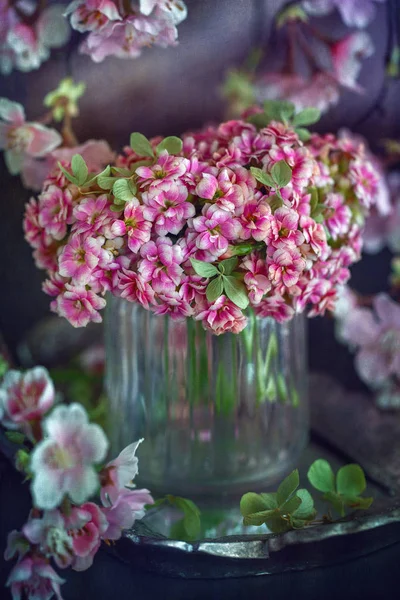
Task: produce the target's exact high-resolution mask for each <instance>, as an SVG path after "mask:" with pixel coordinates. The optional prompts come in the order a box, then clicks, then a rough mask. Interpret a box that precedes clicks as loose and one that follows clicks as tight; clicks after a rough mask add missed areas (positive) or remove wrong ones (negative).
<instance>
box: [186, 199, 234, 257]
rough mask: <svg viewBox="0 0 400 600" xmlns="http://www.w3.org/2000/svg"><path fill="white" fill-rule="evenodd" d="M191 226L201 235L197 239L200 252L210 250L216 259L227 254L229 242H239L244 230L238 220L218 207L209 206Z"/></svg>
mask: <svg viewBox="0 0 400 600" xmlns="http://www.w3.org/2000/svg"><path fill="white" fill-rule="evenodd" d="M189 225H190V227H193V229H194V230H195V231H197V233H198V234H199V235H198V236H197V239H196V246H197V247H198V248H199V250H208V251H209V252H211V254H212V255H213V256H215V257H216V258H217V257H218V256H222V255H223V254H225V252H226V251H227V249H228V245H229V242H231V241H237V240H238V238H239V237H240V234H241V230H242V227H241V224H240V222H239V220H238V219H235V218H234V217H233V216H232V215H231V214H230V213H228V212H227V211H226V210H222V209H221V208H218V207H217V206H208V208H206V211H205V213H204V214H203V215H202V216H200V217H196V218H195V219H193V220H192V221H191V222H189Z"/></svg>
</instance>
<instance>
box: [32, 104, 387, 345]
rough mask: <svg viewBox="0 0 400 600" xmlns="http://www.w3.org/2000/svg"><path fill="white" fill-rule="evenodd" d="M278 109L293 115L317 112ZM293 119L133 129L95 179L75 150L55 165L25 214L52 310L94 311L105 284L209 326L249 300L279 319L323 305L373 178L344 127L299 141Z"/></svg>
mask: <svg viewBox="0 0 400 600" xmlns="http://www.w3.org/2000/svg"><path fill="white" fill-rule="evenodd" d="M285 110H286V111H288V110H289V108H288V106H287V105H286V106H285ZM290 111H291V114H292V115H293V127H294V126H295V125H299V124H306V122H307V119H309V118H310V115H311V116H312V119H311V120H315V118H316V115H315V111H313V110H311V111H310V110H308V111H304V112H303V113H299V114H298V115H294V107H291V108H290V110H289V112H290ZM255 112H257V111H255ZM260 116H262V115H259V114H255V115H253V117H256V118H258V117H260ZM293 127H291V126H288V125H284V124H283V123H282V122H279V121H270V122H269V123H268V124H266V125H262V126H260V128H259V129H258V128H257V126H256V125H254V124H253V123H251V122H248V121H245V120H237V121H228V122H226V123H222V124H221V125H219V126H218V127H209V128H207V129H206V130H204V131H202V132H200V133H194V134H190V133H189V134H186V135H184V136H183V141H182V140H180V139H179V138H175V137H171V138H165V139H164V140H163V139H161V138H156V139H153V140H151V141H150V142H149V141H148V140H147V139H146V138H145V137H144V136H142V135H141V134H132V136H131V147H130V148H127V149H125V152H124V154H123V155H121V156H119V157H118V159H117V161H116V166H114V167H112V168H110V167H108V168H107V169H106V170H105V171H103V172H102V173H101V174H99V175H98V176H97V177H96V176H95V175H93V174H92V173H89V172H88V168H87V165H86V164H85V161H84V160H82V158H81V157H80V156H75V157H73V159H72V163H71V165H70V166H66V165H64V166H62V165H60V168H57V169H55V170H54V172H53V173H52V174H51V176H50V177H48V179H47V180H46V181H45V184H44V187H43V191H42V193H41V194H40V196H39V198H38V199H37V200H35V199H32V200H31V201H30V203H29V204H28V205H27V209H26V214H25V221H24V227H25V234H26V238H27V240H28V241H29V243H30V244H31V245H32V246H33V248H34V257H35V261H36V264H37V266H38V267H40V268H42V269H45V270H47V272H48V279H47V280H46V282H45V283H44V290H45V291H46V292H47V293H48V294H50V295H52V296H54V300H53V301H52V304H51V307H52V309H53V310H54V311H55V312H57V313H58V314H59V315H61V316H64V317H66V318H67V319H68V320H69V321H70V322H71V323H72V324H73V325H74V326H83V325H86V324H87V323H88V322H89V321H95V322H98V321H101V316H100V314H99V310H100V309H102V308H103V307H104V306H105V304H106V301H105V298H104V295H105V293H106V292H111V293H112V294H114V295H116V296H120V297H122V298H125V299H127V300H129V301H131V302H137V303H139V304H141V305H142V306H143V307H144V308H146V309H149V310H151V311H153V312H155V313H156V314H160V315H166V314H168V315H170V316H171V317H172V318H185V317H192V318H194V319H196V320H200V321H201V322H202V323H203V325H204V326H205V327H206V328H208V329H210V330H211V331H213V332H214V333H216V334H221V333H224V332H226V331H231V332H234V333H238V332H240V331H241V330H242V329H243V328H244V327H245V325H246V316H245V314H244V312H243V311H244V309H246V307H247V306H248V305H249V304H250V305H251V307H252V308H253V309H254V310H255V312H256V313H257V314H258V315H261V316H265V317H272V318H274V319H276V320H277V321H279V322H282V321H285V320H287V319H290V318H291V317H292V316H293V315H294V314H295V313H299V312H302V311H303V310H304V309H305V308H306V306H309V307H310V309H311V310H310V315H317V314H323V313H324V312H325V310H326V309H332V308H333V306H334V301H335V296H336V287H337V285H338V284H342V283H344V282H345V281H346V280H347V279H348V277H349V271H348V267H349V266H350V265H351V264H352V263H353V262H354V261H356V260H358V258H359V255H360V248H361V235H360V231H361V226H362V223H363V218H364V215H366V214H367V213H368V210H369V208H370V206H371V205H372V204H373V202H374V200H375V194H376V184H377V176H376V172H375V170H374V168H373V166H372V165H371V164H370V162H369V161H368V160H367V159H366V157H365V155H364V153H363V149H362V147H361V146H359V145H357V144H356V143H355V142H352V141H351V140H350V139H346V138H344V139H341V140H338V139H336V138H335V137H334V136H333V135H329V136H325V137H319V136H316V135H314V136H312V138H311V141H310V142H309V143H308V145H304V144H303V143H302V142H301V141H300V139H299V137H298V135H297V133H296V131H295V130H294V128H293ZM299 131H300V130H299ZM71 170H72V172H71Z"/></svg>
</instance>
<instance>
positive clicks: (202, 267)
mask: <svg viewBox="0 0 400 600" xmlns="http://www.w3.org/2000/svg"><path fill="white" fill-rule="evenodd" d="M190 262H191V263H192V267H193V269H194V270H195V272H196V273H197V275H200V277H214V276H215V275H219V274H220V273H219V271H218V269H217V267H215V266H214V265H212V264H211V263H207V262H204V261H202V260H197V258H191V259H190Z"/></svg>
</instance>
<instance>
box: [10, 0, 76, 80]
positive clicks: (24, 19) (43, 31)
mask: <svg viewBox="0 0 400 600" xmlns="http://www.w3.org/2000/svg"><path fill="white" fill-rule="evenodd" d="M40 4H41V3H40V2H39V3H35V2H31V1H28V2H26V1H23V2H22V1H17V2H9V1H8V0H0V72H1V73H2V74H3V75H8V74H9V73H11V71H12V70H13V69H17V70H19V71H32V70H34V69H38V68H39V67H40V65H41V64H42V63H43V62H44V61H46V60H47V59H48V58H49V56H50V50H51V49H52V48H60V47H61V46H64V44H66V43H67V41H68V39H69V37H70V31H71V30H70V27H69V25H68V23H67V21H66V20H65V18H64V16H63V11H64V6H63V5H61V4H53V5H51V6H49V7H47V8H45V9H43V10H41V6H40Z"/></svg>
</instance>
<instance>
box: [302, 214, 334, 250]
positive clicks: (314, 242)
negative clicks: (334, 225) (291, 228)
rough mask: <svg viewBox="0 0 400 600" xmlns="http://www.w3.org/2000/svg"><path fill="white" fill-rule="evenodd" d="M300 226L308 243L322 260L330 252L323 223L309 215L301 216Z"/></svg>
mask: <svg viewBox="0 0 400 600" xmlns="http://www.w3.org/2000/svg"><path fill="white" fill-rule="evenodd" d="M300 227H301V230H302V233H303V236H304V240H305V243H306V244H309V245H310V247H311V249H312V251H313V252H314V254H315V255H316V256H318V257H321V258H322V260H323V259H324V258H325V257H326V254H327V253H328V252H329V248H328V243H327V240H326V233H325V230H324V228H323V226H322V225H321V223H316V221H314V219H312V218H311V217H307V216H302V217H300Z"/></svg>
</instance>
